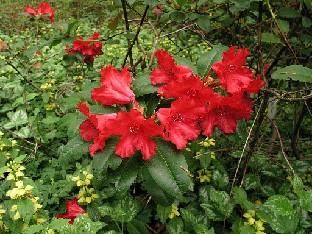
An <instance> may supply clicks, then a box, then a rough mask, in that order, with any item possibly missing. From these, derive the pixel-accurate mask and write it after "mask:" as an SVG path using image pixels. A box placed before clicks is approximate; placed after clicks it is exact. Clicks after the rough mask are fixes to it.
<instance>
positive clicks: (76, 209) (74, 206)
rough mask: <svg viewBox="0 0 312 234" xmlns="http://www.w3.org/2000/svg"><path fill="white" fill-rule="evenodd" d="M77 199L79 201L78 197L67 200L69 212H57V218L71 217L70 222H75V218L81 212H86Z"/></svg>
mask: <svg viewBox="0 0 312 234" xmlns="http://www.w3.org/2000/svg"><path fill="white" fill-rule="evenodd" d="M77 201H78V199H77V198H76V197H75V198H74V199H73V200H68V201H66V210H67V213H66V214H64V215H62V214H57V215H56V218H58V219H70V221H69V222H68V223H69V224H73V223H74V221H75V218H76V217H77V216H78V215H79V214H83V213H85V211H84V210H83V209H82V208H81V207H80V206H79V205H78V203H77Z"/></svg>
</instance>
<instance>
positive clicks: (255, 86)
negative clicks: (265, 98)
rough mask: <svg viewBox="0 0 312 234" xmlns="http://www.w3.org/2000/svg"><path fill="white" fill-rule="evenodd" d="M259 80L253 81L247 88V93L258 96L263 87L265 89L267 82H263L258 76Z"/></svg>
mask: <svg viewBox="0 0 312 234" xmlns="http://www.w3.org/2000/svg"><path fill="white" fill-rule="evenodd" d="M256 77H257V79H256V80H252V81H251V82H250V83H249V84H248V86H247V88H246V90H245V91H246V92H247V93H248V94H251V93H254V94H257V93H259V90H260V89H261V87H263V86H264V85H265V82H264V81H263V80H261V75H260V74H258V75H257V76H256Z"/></svg>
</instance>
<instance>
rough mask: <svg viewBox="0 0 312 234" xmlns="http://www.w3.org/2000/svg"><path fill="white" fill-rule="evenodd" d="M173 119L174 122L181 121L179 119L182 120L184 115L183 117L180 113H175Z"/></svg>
mask: <svg viewBox="0 0 312 234" xmlns="http://www.w3.org/2000/svg"><path fill="white" fill-rule="evenodd" d="M172 120H173V121H174V122H179V121H181V120H182V117H181V115H180V114H177V115H173V116H172Z"/></svg>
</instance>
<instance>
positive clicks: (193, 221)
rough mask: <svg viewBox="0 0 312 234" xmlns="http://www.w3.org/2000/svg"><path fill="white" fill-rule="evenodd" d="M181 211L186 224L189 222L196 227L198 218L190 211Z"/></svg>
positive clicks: (182, 209)
mask: <svg viewBox="0 0 312 234" xmlns="http://www.w3.org/2000/svg"><path fill="white" fill-rule="evenodd" d="M180 211H181V215H182V218H183V220H184V221H185V222H189V223H191V224H192V225H195V224H196V223H197V218H196V216H195V215H194V214H193V213H192V212H191V211H190V210H188V209H184V208H181V209H180Z"/></svg>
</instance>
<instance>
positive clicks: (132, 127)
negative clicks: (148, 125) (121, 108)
mask: <svg viewBox="0 0 312 234" xmlns="http://www.w3.org/2000/svg"><path fill="white" fill-rule="evenodd" d="M130 132H131V133H138V132H139V127H138V126H131V127H130Z"/></svg>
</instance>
